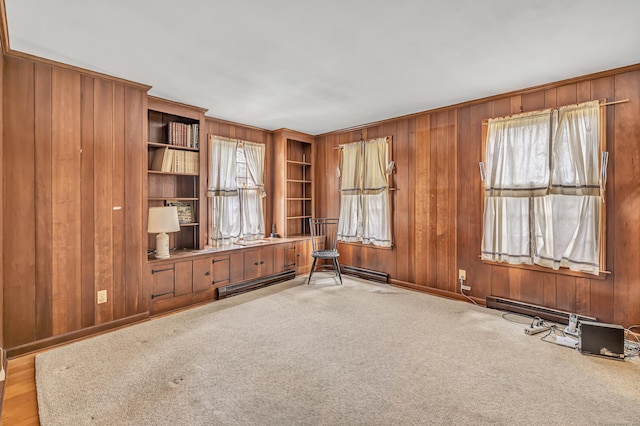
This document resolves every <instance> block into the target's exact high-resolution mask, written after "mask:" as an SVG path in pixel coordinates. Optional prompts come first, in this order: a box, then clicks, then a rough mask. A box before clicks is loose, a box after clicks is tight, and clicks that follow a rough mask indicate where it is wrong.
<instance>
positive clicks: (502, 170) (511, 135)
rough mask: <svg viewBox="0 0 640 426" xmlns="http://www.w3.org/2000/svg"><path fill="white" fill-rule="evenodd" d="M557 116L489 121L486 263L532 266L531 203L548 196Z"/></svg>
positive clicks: (534, 115)
mask: <svg viewBox="0 0 640 426" xmlns="http://www.w3.org/2000/svg"><path fill="white" fill-rule="evenodd" d="M550 130H551V112H550V111H546V112H533V113H527V114H518V115H517V116H511V117H505V118H495V119H491V120H489V122H488V128H487V144H486V155H485V163H486V178H485V199H484V204H485V205H484V218H483V232H482V247H481V253H482V259H483V260H490V261H494V262H508V263H512V264H520V263H526V264H531V263H532V252H531V233H530V217H531V211H530V208H531V206H530V204H531V203H530V198H531V197H533V196H541V195H544V194H546V193H547V188H548V186H549V135H550Z"/></svg>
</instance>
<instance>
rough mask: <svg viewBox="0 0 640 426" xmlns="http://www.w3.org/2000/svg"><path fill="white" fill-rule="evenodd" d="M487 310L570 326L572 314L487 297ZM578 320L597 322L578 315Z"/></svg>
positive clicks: (594, 319)
mask: <svg viewBox="0 0 640 426" xmlns="http://www.w3.org/2000/svg"><path fill="white" fill-rule="evenodd" d="M487 308H493V309H499V310H501V311H509V312H515V313H518V314H523V315H529V316H532V317H540V318H542V319H546V320H549V321H553V322H557V323H561V324H569V316H570V315H571V312H565V311H560V310H558V309H551V308H545V307H543V306H538V305H532V304H530V303H525V302H518V301H517V300H510V299H504V298H502V297H496V296H487ZM578 320H580V321H597V320H596V318H594V317H588V316H584V315H578Z"/></svg>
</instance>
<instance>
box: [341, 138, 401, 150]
mask: <svg viewBox="0 0 640 426" xmlns="http://www.w3.org/2000/svg"><path fill="white" fill-rule="evenodd" d="M383 137H384V138H385V139H386V140H387V142H388V141H390V140H391V136H383ZM374 139H380V138H371V139H365V140H359V141H355V142H349V143H343V144H340V145H338V146H334V147H333V148H332V149H342V148H344V147H345V146H346V145H351V144H352V143H360V142H368V141H372V140H374Z"/></svg>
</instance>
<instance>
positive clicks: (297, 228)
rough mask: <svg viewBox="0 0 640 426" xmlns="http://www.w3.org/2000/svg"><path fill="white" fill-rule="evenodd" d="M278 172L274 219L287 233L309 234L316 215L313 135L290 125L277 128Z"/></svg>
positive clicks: (287, 234)
mask: <svg viewBox="0 0 640 426" xmlns="http://www.w3.org/2000/svg"><path fill="white" fill-rule="evenodd" d="M275 141H276V145H275V146H276V163H277V164H283V165H284V167H282V168H281V170H279V171H278V172H277V174H276V199H275V201H274V210H275V213H274V221H275V223H276V225H277V229H278V232H279V233H281V234H282V236H284V237H297V236H308V235H310V232H309V218H311V217H313V214H314V205H313V191H314V187H313V152H314V151H313V137H312V136H310V135H306V134H303V133H299V132H294V131H291V130H287V129H281V130H277V131H276V132H275Z"/></svg>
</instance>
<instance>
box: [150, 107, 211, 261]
mask: <svg viewBox="0 0 640 426" xmlns="http://www.w3.org/2000/svg"><path fill="white" fill-rule="evenodd" d="M205 111H206V110H204V109H201V108H197V107H191V106H188V105H183V104H179V103H175V102H171V101H165V100H162V99H158V98H153V97H149V102H148V111H147V118H148V138H147V142H146V146H147V188H148V193H147V206H148V207H160V206H165V205H168V204H177V205H180V207H179V210H182V211H184V210H186V211H189V210H190V211H191V212H192V214H191V216H192V218H191V220H190V221H185V220H182V221H181V222H182V223H180V231H179V232H174V233H170V234H169V247H170V248H171V249H176V250H181V249H201V248H203V247H204V241H203V239H204V236H203V235H204V234H203V233H204V229H202V227H201V226H200V224H201V223H202V221H203V218H204V211H203V209H204V206H203V205H202V199H203V196H202V192H203V191H204V189H203V188H202V186H201V185H202V179H201V178H200V173H201V170H203V167H202V163H203V158H201V152H200V148H201V146H202V141H203V140H204V137H203V134H202V130H203V124H204V113H205ZM153 250H155V235H149V238H148V245H147V251H148V252H151V251H153Z"/></svg>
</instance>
